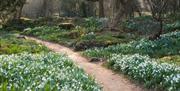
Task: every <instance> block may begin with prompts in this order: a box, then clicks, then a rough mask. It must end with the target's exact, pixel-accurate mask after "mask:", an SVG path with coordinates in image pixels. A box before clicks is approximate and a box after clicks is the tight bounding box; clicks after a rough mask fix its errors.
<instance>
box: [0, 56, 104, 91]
mask: <svg viewBox="0 0 180 91" xmlns="http://www.w3.org/2000/svg"><path fill="white" fill-rule="evenodd" d="M0 90H2V91H10V90H12V91H101V88H100V86H98V85H97V83H96V82H95V81H94V79H92V78H91V77H89V76H88V75H86V74H85V73H84V71H83V70H82V69H80V68H78V67H76V66H75V65H74V64H73V62H72V61H71V60H70V59H68V58H67V57H66V56H64V55H59V54H55V53H48V54H47V53H41V54H28V53H22V54H16V55H15V54H13V55H0Z"/></svg>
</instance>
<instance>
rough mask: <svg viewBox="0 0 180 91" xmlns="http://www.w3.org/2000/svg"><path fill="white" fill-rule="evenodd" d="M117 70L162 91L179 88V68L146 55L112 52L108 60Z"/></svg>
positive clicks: (172, 90) (175, 90)
mask: <svg viewBox="0 0 180 91" xmlns="http://www.w3.org/2000/svg"><path fill="white" fill-rule="evenodd" d="M108 63H109V65H110V66H111V67H112V68H113V69H114V70H117V71H120V72H122V73H124V74H126V75H129V76H130V77H131V78H132V79H134V80H137V81H139V82H143V83H144V84H145V86H147V87H153V88H158V89H162V90H163V91H179V90H180V68H179V67H176V66H175V65H170V64H167V63H158V62H157V61H156V60H155V59H150V58H149V57H148V56H141V55H139V54H134V55H121V54H119V55H117V54H113V55H112V57H111V58H110V59H109V61H108Z"/></svg>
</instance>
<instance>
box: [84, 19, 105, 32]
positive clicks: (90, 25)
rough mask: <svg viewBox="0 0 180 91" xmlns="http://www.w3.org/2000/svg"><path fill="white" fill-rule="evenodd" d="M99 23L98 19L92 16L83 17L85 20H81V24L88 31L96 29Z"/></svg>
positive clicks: (98, 27) (99, 25)
mask: <svg viewBox="0 0 180 91" xmlns="http://www.w3.org/2000/svg"><path fill="white" fill-rule="evenodd" d="M101 25H102V22H100V19H99V18H94V17H89V18H85V22H83V26H84V27H85V28H86V29H87V30H88V31H90V32H95V31H98V30H99V29H100V27H101Z"/></svg>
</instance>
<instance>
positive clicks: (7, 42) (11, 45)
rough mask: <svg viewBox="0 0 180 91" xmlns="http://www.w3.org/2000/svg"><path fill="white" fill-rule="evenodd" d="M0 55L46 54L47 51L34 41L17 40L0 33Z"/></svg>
mask: <svg viewBox="0 0 180 91" xmlns="http://www.w3.org/2000/svg"><path fill="white" fill-rule="evenodd" d="M0 33H2V34H0V54H14V53H21V52H25V51H26V52H30V53H39V52H42V51H44V52H48V51H49V50H48V49H47V48H46V47H45V46H42V45H40V44H37V43H35V42H34V41H30V40H25V39H18V38H17V37H15V35H12V34H10V33H3V32H0Z"/></svg>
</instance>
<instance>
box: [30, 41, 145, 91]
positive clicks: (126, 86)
mask: <svg viewBox="0 0 180 91" xmlns="http://www.w3.org/2000/svg"><path fill="white" fill-rule="evenodd" d="M27 39H30V40H34V41H36V42H37V43H40V44H43V45H45V46H47V47H48V48H49V49H51V50H52V51H54V52H57V53H64V54H66V55H67V56H68V57H69V58H71V59H72V60H73V61H74V62H75V63H76V64H77V65H78V66H79V67H81V68H83V69H84V70H85V72H86V73H87V74H89V75H91V76H93V77H94V78H95V79H96V81H97V82H98V83H99V84H100V85H102V87H103V91H145V90H144V89H142V88H140V87H139V86H137V85H135V84H133V83H131V82H130V81H129V80H128V79H127V78H125V77H123V75H120V74H115V73H113V72H112V71H111V70H109V69H106V68H104V67H102V66H101V65H97V64H94V63H90V62H88V59H86V58H85V57H83V56H81V55H80V54H79V53H77V52H74V51H73V50H71V49H70V48H67V47H64V46H61V45H59V44H56V43H51V42H47V41H42V40H39V39H37V38H33V37H27Z"/></svg>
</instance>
